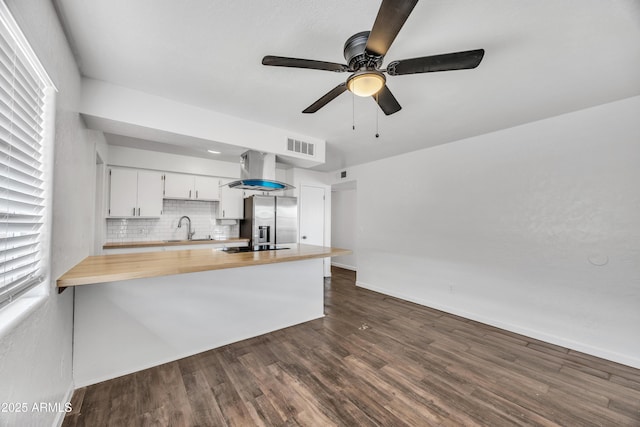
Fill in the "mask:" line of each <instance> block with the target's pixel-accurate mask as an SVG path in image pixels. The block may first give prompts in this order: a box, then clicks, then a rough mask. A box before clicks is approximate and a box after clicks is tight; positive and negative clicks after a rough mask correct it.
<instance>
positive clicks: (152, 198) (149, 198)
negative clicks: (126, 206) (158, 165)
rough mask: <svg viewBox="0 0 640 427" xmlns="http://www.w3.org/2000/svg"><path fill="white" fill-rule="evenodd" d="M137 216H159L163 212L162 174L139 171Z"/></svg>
mask: <svg viewBox="0 0 640 427" xmlns="http://www.w3.org/2000/svg"><path fill="white" fill-rule="evenodd" d="M136 214H137V216H147V217H159V216H160V215H161V214H162V174H161V173H160V172H150V171H139V172H138V209H137V210H136Z"/></svg>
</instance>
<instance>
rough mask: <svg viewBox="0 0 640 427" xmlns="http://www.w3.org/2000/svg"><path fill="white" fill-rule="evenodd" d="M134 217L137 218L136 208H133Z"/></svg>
mask: <svg viewBox="0 0 640 427" xmlns="http://www.w3.org/2000/svg"><path fill="white" fill-rule="evenodd" d="M133 216H136V208H133Z"/></svg>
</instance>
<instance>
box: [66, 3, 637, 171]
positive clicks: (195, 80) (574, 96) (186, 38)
mask: <svg viewBox="0 0 640 427" xmlns="http://www.w3.org/2000/svg"><path fill="white" fill-rule="evenodd" d="M54 3H55V4H56V7H57V9H58V10H59V13H60V14H61V20H62V22H63V25H64V27H65V30H66V32H67V34H68V36H69V38H70V41H71V44H72V48H73V49H74V51H75V54H76V58H77V60H78V63H79V66H80V70H81V72H82V74H83V75H85V76H87V77H91V78H94V79H98V80H103V81H107V82H111V83H114V84H117V85H121V86H125V87H130V88H134V89H138V90H141V91H144V92H148V93H151V94H154V95H159V96H162V97H166V98H169V99H172V100H176V101H180V102H185V103H190V104H193V105H196V106H199V107H204V108H208V109H211V110H215V111H218V112H222V113H225V114H230V115H235V116H238V117H241V118H243V119H248V120H253V121H256V122H260V123H265V124H268V125H272V126H276V127H280V128H284V129H289V130H291V131H293V132H296V133H299V134H303V135H310V136H314V137H317V138H322V139H325V140H326V141H327V163H326V164H325V165H324V166H322V167H319V168H316V169H321V170H335V169H338V168H341V167H345V166H350V165H353V164H358V163H363V162H367V161H371V160H375V159H379V158H383V157H388V156H392V155H396V154H400V153H404V152H408V151H413V150H417V149H420V148H424V147H429V146H434V145H438V144H443V143H447V142H451V141H455V140H459V139H462V138H465V137H470V136H474V135H478V134H482V133H487V132H491V131H495V130H498V129H503V128H508V127H512V126H516V125H518V124H522V123H526V122H531V121H535V120H539V119H543V118H546V117H550V116H555V115H559V114H563V113H567V112H570V111H575V110H579V109H583V108H587V107H590V106H594V105H598V104H602V103H606V102H611V101H614V100H618V99H622V98H626V97H630V96H635V95H640V0H611V1H604V0H519V1H513V0H483V1H478V0H422V1H421V2H419V3H418V5H417V6H416V7H415V9H414V11H413V13H412V15H411V16H410V17H409V19H408V21H407V22H406V24H405V26H404V27H403V29H402V30H401V31H400V34H399V35H398V37H397V38H396V40H395V42H394V44H393V45H392V47H391V49H390V50H389V52H388V54H387V55H386V58H385V62H384V64H383V66H384V65H386V64H387V63H388V62H390V61H391V60H397V59H406V58H413V57H418V56H426V55H435V54H440V53H447V52H455V51H460V50H470V49H478V48H483V49H485V51H486V53H485V56H484V59H483V61H482V63H481V64H480V66H479V67H478V68H477V69H474V70H462V71H449V72H440V73H429V74H418V75H406V76H390V77H389V78H388V79H387V83H388V86H389V88H390V89H391V90H392V91H393V93H394V95H395V96H396V98H397V99H398V101H399V102H400V104H401V105H402V107H403V109H402V110H401V111H400V112H398V113H396V114H394V115H391V116H388V117H387V116H385V115H384V114H383V113H382V112H378V111H377V106H376V105H375V103H374V101H373V100H372V99H370V98H356V99H354V97H353V96H352V95H351V93H349V92H345V93H344V94H342V95H341V96H340V97H338V98H337V99H335V100H334V101H332V102H331V103H329V104H328V105H327V106H325V107H324V108H322V109H321V110H320V111H318V112H317V113H315V114H302V113H301V111H302V110H303V109H304V108H306V107H307V106H309V105H310V104H311V103H312V102H314V101H315V100H317V99H318V98H319V97H320V96H322V95H323V94H324V93H326V92H327V91H329V90H330V89H332V88H333V87H334V86H336V85H337V84H338V83H340V82H342V81H344V80H345V79H346V77H347V76H348V74H347V73H332V72H327V71H317V70H306V69H292V68H283V67H265V66H263V65H261V59H262V57H263V56H264V55H278V56H290V57H298V58H307V59H317V60H324V61H331V62H339V63H344V62H345V61H344V58H343V56H342V49H343V45H344V42H345V40H346V39H347V38H348V37H349V36H351V35H352V34H355V33H356V32H359V31H364V30H369V29H371V26H372V24H373V21H374V19H375V16H376V14H377V10H378V7H379V4H380V3H379V2H378V1H367V0H316V1H313V0H305V1H301V0H278V1H275V0H259V1H255V0H253V1H250V0H236V1H219V0H186V1H176V0H90V1H87V0H54ZM354 110H355V126H356V129H355V130H352V120H353V119H354V117H353V111H354ZM376 120H378V126H379V133H380V137H379V138H375V136H374V135H375V133H376ZM111 140H112V141H114V140H117V143H118V144H124V145H126V144H132V145H133V146H135V143H136V140H131V141H127V140H126V139H122V138H111ZM158 141H159V142H161V143H162V144H160V145H158V147H165V148H158V149H166V143H167V142H170V140H169V141H167V138H165V139H162V138H160V139H158ZM154 146H155V145H154V144H152V143H149V142H147V143H146V145H145V148H147V149H148V148H153V147H154ZM182 146H184V144H183V145H182ZM179 149H180V148H178V150H179ZM234 155H235V154H234Z"/></svg>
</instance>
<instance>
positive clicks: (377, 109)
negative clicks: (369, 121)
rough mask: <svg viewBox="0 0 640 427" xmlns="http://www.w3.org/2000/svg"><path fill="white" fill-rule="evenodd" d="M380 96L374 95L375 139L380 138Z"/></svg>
mask: <svg viewBox="0 0 640 427" xmlns="http://www.w3.org/2000/svg"><path fill="white" fill-rule="evenodd" d="M379 97H380V95H379V93H376V106H377V107H378V108H376V138H380V134H379V133H378V114H379V113H380V98H379Z"/></svg>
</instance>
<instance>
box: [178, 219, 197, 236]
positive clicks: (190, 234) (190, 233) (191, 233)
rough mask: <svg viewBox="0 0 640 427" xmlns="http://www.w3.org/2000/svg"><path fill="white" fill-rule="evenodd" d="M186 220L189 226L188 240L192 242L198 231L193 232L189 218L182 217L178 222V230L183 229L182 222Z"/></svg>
mask: <svg viewBox="0 0 640 427" xmlns="http://www.w3.org/2000/svg"><path fill="white" fill-rule="evenodd" d="M185 218H186V219H187V225H188V226H189V227H188V228H187V240H191V239H192V238H193V235H194V234H196V230H193V231H191V218H189V217H188V216H186V215H184V216H182V217H181V218H180V219H179V220H178V228H180V227H182V220H183V219H185Z"/></svg>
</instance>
